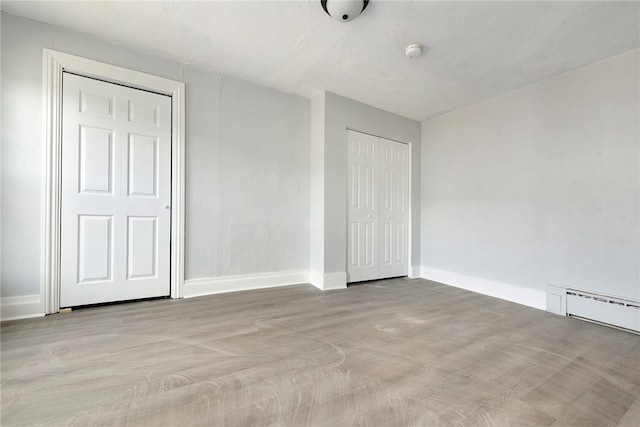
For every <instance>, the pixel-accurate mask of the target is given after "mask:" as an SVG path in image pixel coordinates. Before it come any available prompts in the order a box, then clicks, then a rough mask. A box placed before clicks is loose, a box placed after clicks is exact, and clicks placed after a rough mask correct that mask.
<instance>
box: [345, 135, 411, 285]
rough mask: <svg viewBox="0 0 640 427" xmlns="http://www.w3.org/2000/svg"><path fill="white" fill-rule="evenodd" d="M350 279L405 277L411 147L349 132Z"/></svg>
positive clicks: (406, 267) (406, 268)
mask: <svg viewBox="0 0 640 427" xmlns="http://www.w3.org/2000/svg"><path fill="white" fill-rule="evenodd" d="M348 141H349V161H348V163H349V183H348V192H349V194H348V200H349V207H348V209H349V211H348V223H349V224H348V230H349V231H348V238H347V257H348V259H347V281H348V282H358V281H363V280H372V279H379V278H385V277H396V276H406V275H407V271H408V260H407V256H408V231H407V230H408V227H407V221H408V218H409V212H408V200H409V183H408V174H409V148H408V146H407V145H406V144H401V143H398V142H395V141H390V140H386V139H384V138H378V137H374V136H371V135H366V134H362V133H359V132H353V131H349V132H348Z"/></svg>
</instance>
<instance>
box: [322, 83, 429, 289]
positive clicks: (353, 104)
mask: <svg viewBox="0 0 640 427" xmlns="http://www.w3.org/2000/svg"><path fill="white" fill-rule="evenodd" d="M313 102H314V103H315V104H316V105H317V108H316V109H314V118H313V121H314V122H318V123H322V122H324V128H323V129H321V128H318V127H317V126H315V125H314V129H315V130H316V133H314V137H315V139H314V148H313V150H314V152H316V151H317V152H318V153H319V154H321V155H322V157H317V158H314V159H312V163H313V164H314V166H313V170H315V171H316V172H317V174H322V176H313V177H312V181H314V182H317V180H321V183H322V185H323V186H324V187H323V191H322V192H320V193H316V192H313V193H312V194H311V197H312V202H311V204H312V206H314V205H316V206H323V207H324V210H323V213H322V217H321V218H320V215H318V216H317V218H318V219H316V221H317V220H319V219H321V220H322V221H323V222H322V223H321V224H316V223H313V222H312V232H313V233H314V236H316V237H315V238H314V240H319V238H318V237H317V236H318V235H321V236H322V238H323V241H322V246H321V245H314V246H312V248H311V252H312V253H311V259H312V263H311V271H312V273H318V274H325V275H326V274H332V273H345V274H346V247H347V169H348V168H347V157H348V156H347V154H348V151H347V128H349V129H353V130H358V131H361V132H366V133H369V134H372V135H376V136H382V137H384V138H387V139H392V140H395V141H400V142H405V143H411V171H412V175H411V191H412V193H411V200H412V212H411V214H412V223H411V226H412V229H411V233H412V238H413V239H412V247H411V254H412V259H411V265H418V263H419V259H420V256H419V255H420V239H419V236H420V233H419V231H420V213H419V212H420V202H419V197H420V122H417V121H415V120H411V119H408V118H406V117H402V116H398V115H396V114H392V113H389V112H387V111H383V110H380V109H378V108H374V107H371V106H369V105H366V104H362V103H360V102H357V101H354V100H352V99H349V98H345V97H342V96H339V95H336V94H333V93H330V92H325V93H324V94H323V95H321V97H319V98H318V99H314V101H313ZM322 107H324V109H322ZM316 144H321V147H316V146H315V145H316ZM320 162H322V163H321V164H320ZM316 163H318V164H316ZM314 200H315V201H314ZM319 230H321V231H319ZM319 260H321V262H320V261H319ZM320 265H321V267H320ZM320 268H323V269H322V270H320ZM318 270H319V271H318ZM345 277H346V276H345ZM312 280H313V274H312Z"/></svg>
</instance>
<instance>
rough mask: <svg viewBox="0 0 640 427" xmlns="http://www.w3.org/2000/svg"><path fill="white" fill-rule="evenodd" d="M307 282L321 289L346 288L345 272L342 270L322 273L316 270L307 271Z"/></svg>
mask: <svg viewBox="0 0 640 427" xmlns="http://www.w3.org/2000/svg"><path fill="white" fill-rule="evenodd" d="M309 283H311V284H312V285H313V286H315V287H316V288H318V289H320V290H323V291H330V290H333V289H346V288H347V273H346V272H344V271H343V272H340V273H329V274H322V273H318V272H317V271H311V272H310V273H309Z"/></svg>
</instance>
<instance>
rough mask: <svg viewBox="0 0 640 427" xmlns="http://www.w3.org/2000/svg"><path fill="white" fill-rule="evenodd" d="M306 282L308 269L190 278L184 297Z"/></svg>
mask: <svg viewBox="0 0 640 427" xmlns="http://www.w3.org/2000/svg"><path fill="white" fill-rule="evenodd" d="M308 282H309V271H308V270H295V271H283V272H278V273H262V274H246V275H241V276H224V277H208V278H204V279H191V280H187V281H185V282H184V297H185V298H191V297H198V296H202V295H213V294H221V293H226V292H237V291H248V290H252V289H265V288H275V287H280V286H290V285H299V284H302V283H308Z"/></svg>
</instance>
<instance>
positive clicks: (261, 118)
mask: <svg viewBox="0 0 640 427" xmlns="http://www.w3.org/2000/svg"><path fill="white" fill-rule="evenodd" d="M1 30H2V80H1V83H2V270H1V274H2V275H1V285H2V296H3V297H7V296H17V295H34V294H38V293H39V292H40V270H39V269H40V244H41V224H42V220H41V214H42V206H41V190H42V174H43V166H42V160H43V154H44V153H43V151H42V147H43V141H42V49H43V48H50V49H55V50H59V51H62V52H67V53H71V54H74V55H79V56H83V57H86V58H90V59H95V60H98V61H103V62H106V63H110V64H114V65H119V66H122V67H127V68H131V69H134V70H139V71H143V72H147V73H150V74H154V75H158V76H162V77H167V78H170V79H174V80H180V81H183V82H185V84H186V100H187V101H186V153H187V160H186V181H187V182H186V186H187V192H186V204H187V206H186V221H185V222H186V279H195V278H206V277H217V276H226V275H235V274H252V273H263V272H279V271H289V270H305V269H307V268H308V266H309V163H310V160H309V157H310V156H309V145H310V144H309V137H310V101H309V100H308V99H306V98H302V97H299V96H294V95H289V94H285V93H283V92H279V91H277V90H273V89H269V88H266V87H262V86H258V85H255V84H251V83H248V82H245V81H241V80H238V79H234V78H231V77H226V76H222V75H220V74H217V73H215V72H211V71H205V70H202V69H198V68H195V67H192V66H189V65H185V64H180V63H177V62H174V61H170V60H167V59H163V58H159V57H156V56H151V55H149V54H146V53H144V52H139V51H134V50H131V49H128V48H125V47H122V46H118V45H114V44H111V43H108V42H105V41H102V40H98V39H95V38H93V37H89V36H86V35H82V34H79V33H76V32H72V31H69V30H66V29H62V28H58V27H55V26H50V25H45V24H40V23H37V22H35V21H31V20H26V19H23V18H19V17H16V16H12V15H9V14H6V13H4V12H3V13H2V29H1Z"/></svg>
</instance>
